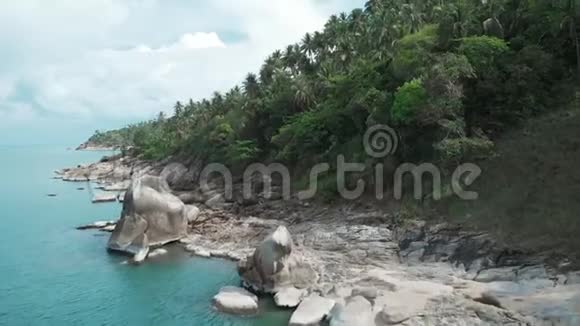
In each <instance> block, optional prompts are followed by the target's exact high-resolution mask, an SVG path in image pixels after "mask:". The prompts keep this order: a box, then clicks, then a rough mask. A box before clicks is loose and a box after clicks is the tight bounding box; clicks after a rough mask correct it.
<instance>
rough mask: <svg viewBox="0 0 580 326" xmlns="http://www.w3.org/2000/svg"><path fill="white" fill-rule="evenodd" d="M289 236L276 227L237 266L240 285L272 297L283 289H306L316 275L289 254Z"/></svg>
mask: <svg viewBox="0 0 580 326" xmlns="http://www.w3.org/2000/svg"><path fill="white" fill-rule="evenodd" d="M293 246H294V244H293V241H292V236H291V235H290V232H288V229H286V227H284V226H280V227H278V229H276V231H275V232H274V233H272V234H271V235H269V236H268V237H267V238H266V239H265V240H264V241H263V242H262V243H261V244H260V245H259V246H258V248H256V250H255V251H254V254H253V255H251V256H249V257H247V258H246V259H243V260H241V261H240V262H239V264H238V272H239V274H240V276H241V278H242V280H243V281H244V283H245V284H246V285H247V286H249V287H252V288H254V289H256V290H258V291H262V292H267V293H276V292H278V290H280V289H283V288H287V287H296V288H307V287H309V286H310V285H312V284H314V283H316V281H317V280H318V275H317V273H316V272H315V271H314V269H313V268H312V266H311V265H310V264H308V263H307V262H306V261H305V259H304V257H303V256H302V255H301V254H299V253H297V252H294V251H293Z"/></svg>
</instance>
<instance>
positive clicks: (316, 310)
mask: <svg viewBox="0 0 580 326" xmlns="http://www.w3.org/2000/svg"><path fill="white" fill-rule="evenodd" d="M334 305H335V302H334V300H330V299H326V298H322V297H320V296H319V295H311V296H309V297H307V298H305V299H304V300H302V302H301V303H300V305H299V306H298V308H297V309H296V311H294V313H293V314H292V317H290V323H289V324H288V325H289V326H318V325H320V324H321V322H322V321H323V320H324V319H325V318H326V316H328V315H329V314H330V311H331V310H332V308H333V307H334Z"/></svg>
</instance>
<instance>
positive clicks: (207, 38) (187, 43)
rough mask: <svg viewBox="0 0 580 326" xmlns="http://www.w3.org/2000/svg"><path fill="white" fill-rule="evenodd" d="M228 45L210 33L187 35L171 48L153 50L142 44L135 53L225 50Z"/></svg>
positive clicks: (135, 49) (164, 47)
mask: <svg viewBox="0 0 580 326" xmlns="http://www.w3.org/2000/svg"><path fill="white" fill-rule="evenodd" d="M225 47H226V45H225V44H224V42H222V40H220V38H219V36H218V35H217V34H216V33H215V32H210V33H203V32H197V33H186V34H183V36H181V38H180V39H179V41H177V42H176V43H174V44H171V45H169V46H163V47H160V48H158V49H152V48H151V47H149V46H148V45H145V44H141V45H139V46H137V47H135V48H133V49H132V50H133V51H137V52H140V53H150V52H167V51H181V50H198V49H207V48H225Z"/></svg>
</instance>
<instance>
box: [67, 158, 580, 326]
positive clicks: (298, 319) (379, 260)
mask: <svg viewBox="0 0 580 326" xmlns="http://www.w3.org/2000/svg"><path fill="white" fill-rule="evenodd" d="M188 165H189V166H190V167H191V166H194V165H195V164H188ZM168 167H169V168H168ZM191 170H193V169H192V168H190V170H186V171H183V170H179V169H175V168H173V167H172V165H171V162H170V160H167V161H165V162H159V163H155V164H151V163H149V162H145V161H141V160H139V159H136V158H129V157H120V156H119V157H114V158H109V159H106V160H102V161H101V162H97V163H94V164H90V165H87V166H78V167H76V168H71V169H64V170H61V171H58V173H57V174H58V176H59V177H61V178H62V179H63V180H64V181H95V182H99V183H101V184H102V186H103V189H105V190H106V189H115V190H116V191H125V190H127V189H128V190H129V194H128V195H126V197H125V201H126V203H127V198H129V202H133V201H134V200H135V198H137V197H134V196H135V195H131V189H130V188H131V186H132V185H131V182H130V180H131V179H136V178H137V177H138V176H146V175H152V176H158V175H163V176H164V179H166V180H167V181H168V183H169V185H170V186H171V189H172V190H173V189H177V191H170V192H171V193H169V192H168V193H167V194H166V195H167V196H172V197H171V198H178V199H179V201H181V202H182V204H178V205H184V207H185V206H191V207H194V206H193V204H195V205H196V206H195V207H199V209H198V211H197V212H196V214H193V213H192V214H193V215H191V216H189V218H187V217H178V218H179V219H182V218H185V219H186V220H187V221H186V225H187V226H186V228H187V229H186V232H185V233H184V234H183V235H182V236H180V237H179V242H180V243H182V244H183V246H184V249H185V250H187V251H189V252H191V253H192V254H193V255H197V256H201V257H218V258H226V259H231V260H234V261H238V262H239V272H240V275H241V277H242V279H243V280H244V286H245V287H246V288H248V289H250V290H252V291H254V292H266V293H271V294H272V295H274V298H275V301H276V302H277V303H278V305H280V306H283V307H291V308H294V307H296V311H295V312H294V314H293V316H292V320H291V321H290V325H319V324H323V323H329V324H330V325H332V326H340V325H345V326H346V325H348V326H352V325H361V326H366V325H377V326H379V325H407V326H411V325H578V324H580V317H579V316H580V315H579V314H580V273H578V272H573V271H569V270H567V267H568V266H569V262H567V261H566V260H565V259H560V258H557V259H556V258H554V257H551V256H550V255H549V254H545V255H542V254H538V253H526V252H521V251H516V250H512V249H510V248H505V247H504V246H502V245H501V244H499V243H497V242H496V241H494V239H493V238H492V237H491V236H489V235H487V234H485V233H478V232H473V231H469V230H464V229H463V228H461V227H459V226H454V225H449V224H444V223H443V224H437V223H434V224H428V223H425V222H423V221H419V220H417V221H402V222H401V221H399V217H398V216H397V215H396V214H395V215H393V214H390V213H388V212H386V211H383V210H382V209H381V208H379V207H376V206H374V205H373V204H370V203H353V202H345V203H340V204H335V205H329V206H327V205H320V204H311V203H307V202H300V201H298V200H289V201H282V200H266V199H265V198H264V197H269V196H264V195H263V194H256V200H253V201H251V202H243V201H233V202H228V201H226V200H225V199H224V198H223V189H222V188H221V187H220V186H219V183H216V184H214V185H212V187H210V190H205V191H201V190H200V189H197V188H196V187H194V186H191V187H189V189H187V188H188V187H183V184H182V182H180V181H182V180H183V179H187V178H190V177H191V175H194V174H195V173H196V172H195V171H191ZM177 185H178V186H177ZM122 188H123V189H122ZM149 188H150V187H147V189H149ZM153 188H155V187H153ZM158 188H159V187H158ZM161 188H163V187H160V188H159V189H160V190H159V191H157V192H158V193H160V194H162V195H163V193H164V191H165V190H163V189H161ZM133 191H135V189H133ZM132 196H133V197H132ZM163 196H165V195H163ZM139 198H141V197H139ZM273 198H276V196H273ZM172 200H175V199H172ZM126 205H131V204H126ZM126 207H128V206H126ZM180 211H185V210H184V209H181V208H180ZM172 214H173V213H172ZM123 216H124V217H126V218H130V216H132V215H131V214H130V213H127V212H126V209H125V208H124V212H123ZM131 218H132V217H131ZM122 220H123V219H122ZM119 222H121V221H119ZM112 223H113V222H103V223H95V224H94V225H93V226H92V227H89V226H87V228H94V229H101V230H104V229H105V228H108V229H107V230H109V232H110V230H114V229H113V227H112V225H113V224H112ZM124 223H126V222H124ZM115 228H121V227H119V223H116V227H115ZM104 231H105V230H104ZM115 232H117V231H116V230H115ZM113 234H114V233H113ZM122 242H123V241H121V244H123V243H122ZM154 248H157V246H153V247H152V249H154ZM153 252H155V251H151V252H149V250H147V252H146V253H144V256H143V257H142V258H143V259H145V257H146V256H147V255H149V257H150V256H151V255H152V253H153ZM135 253H136V254H138V253H139V252H135ZM141 254H142V255H143V253H141ZM157 254H160V253H159V252H157ZM251 295H252V294H247V293H246V292H244V291H242V290H241V289H239V290H234V289H225V290H224V293H220V294H218V296H216V298H214V305H215V306H216V307H217V308H220V307H221V308H220V309H221V310H224V311H225V312H229V313H236V311H240V313H242V314H251V312H252V311H253V310H252V309H253V308H252V307H253V303H252V302H254V301H255V300H254V297H252V296H251ZM228 302H229V304H228ZM236 304H240V306H239V307H238V308H236V307H235V305H236ZM226 305H228V307H226Z"/></svg>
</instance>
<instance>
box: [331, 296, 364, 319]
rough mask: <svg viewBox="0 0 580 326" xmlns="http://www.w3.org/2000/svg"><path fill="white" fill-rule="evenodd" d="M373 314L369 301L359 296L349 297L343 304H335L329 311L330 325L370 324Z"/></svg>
mask: <svg viewBox="0 0 580 326" xmlns="http://www.w3.org/2000/svg"><path fill="white" fill-rule="evenodd" d="M372 325H374V315H373V313H372V306H371V303H370V302H369V301H368V300H367V299H365V298H363V297H361V296H356V297H352V298H349V299H348V300H347V302H346V305H345V306H342V305H341V304H337V305H335V306H334V308H333V309H332V311H331V313H330V326H372Z"/></svg>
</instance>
